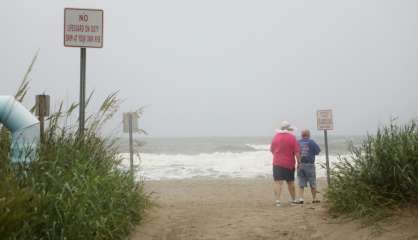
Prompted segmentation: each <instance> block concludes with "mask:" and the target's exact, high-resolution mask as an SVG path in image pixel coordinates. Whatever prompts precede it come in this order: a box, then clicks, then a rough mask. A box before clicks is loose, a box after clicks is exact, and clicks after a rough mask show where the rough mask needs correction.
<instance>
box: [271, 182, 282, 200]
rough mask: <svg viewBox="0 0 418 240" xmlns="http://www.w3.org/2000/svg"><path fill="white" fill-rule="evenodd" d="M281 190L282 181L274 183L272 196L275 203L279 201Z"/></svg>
mask: <svg viewBox="0 0 418 240" xmlns="http://www.w3.org/2000/svg"><path fill="white" fill-rule="evenodd" d="M282 188H283V181H274V183H273V190H274V195H275V196H276V202H277V201H280V197H281V196H282Z"/></svg>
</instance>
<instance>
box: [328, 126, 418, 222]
mask: <svg viewBox="0 0 418 240" xmlns="http://www.w3.org/2000/svg"><path fill="white" fill-rule="evenodd" d="M331 180H332V182H331V185H330V186H329V188H328V189H327V193H326V198H327V199H328V202H329V207H330V210H331V212H333V213H335V214H348V215H350V216H354V217H366V216H371V217H376V216H380V215H381V214H385V213H387V212H388V211H387V210H390V209H395V208H399V207H403V206H406V205H411V204H413V205H417V204H418V126H417V123H416V122H415V121H411V122H410V123H408V124H406V125H404V126H398V125H395V124H394V123H393V122H392V123H391V124H390V125H389V126H386V127H383V128H380V129H379V130H378V132H377V134H376V135H375V136H368V137H367V139H366V140H365V141H364V142H363V143H362V145H361V146H359V147H352V154H351V157H350V158H340V161H339V163H337V164H336V166H335V167H334V168H333V169H332V171H331Z"/></svg>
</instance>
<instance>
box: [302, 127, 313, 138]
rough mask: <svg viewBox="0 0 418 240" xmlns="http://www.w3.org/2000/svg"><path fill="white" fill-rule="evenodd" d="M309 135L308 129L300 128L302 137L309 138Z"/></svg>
mask: <svg viewBox="0 0 418 240" xmlns="http://www.w3.org/2000/svg"><path fill="white" fill-rule="evenodd" d="M310 136H311V132H310V131H309V129H304V130H302V137H303V138H309V137H310Z"/></svg>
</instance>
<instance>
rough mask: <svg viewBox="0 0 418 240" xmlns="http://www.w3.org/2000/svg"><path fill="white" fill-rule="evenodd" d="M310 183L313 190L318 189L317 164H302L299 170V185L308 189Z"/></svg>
mask: <svg viewBox="0 0 418 240" xmlns="http://www.w3.org/2000/svg"><path fill="white" fill-rule="evenodd" d="M308 182H309V186H310V187H311V188H316V170H315V164H312V163H301V165H300V167H299V169H298V183H299V187H301V188H303V187H307V186H308Z"/></svg>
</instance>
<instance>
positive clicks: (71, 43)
mask: <svg viewBox="0 0 418 240" xmlns="http://www.w3.org/2000/svg"><path fill="white" fill-rule="evenodd" d="M64 46H65V47H80V48H87V47H88V48H102V47H103V10H101V9H83V8H65V9H64Z"/></svg>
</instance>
